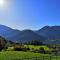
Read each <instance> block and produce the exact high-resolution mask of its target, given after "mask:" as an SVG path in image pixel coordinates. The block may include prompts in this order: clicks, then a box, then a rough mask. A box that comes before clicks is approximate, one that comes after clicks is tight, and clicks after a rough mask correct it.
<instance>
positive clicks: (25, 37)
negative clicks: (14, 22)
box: [0, 25, 45, 42]
mask: <svg viewBox="0 0 60 60" xmlns="http://www.w3.org/2000/svg"><path fill="white" fill-rule="evenodd" d="M0 36H2V37H4V38H5V39H6V40H10V41H13V42H26V41H31V40H45V38H44V37H42V36H40V35H38V34H37V33H35V32H34V31H32V30H23V31H20V30H16V29H12V28H10V27H7V26H4V25H0Z"/></svg>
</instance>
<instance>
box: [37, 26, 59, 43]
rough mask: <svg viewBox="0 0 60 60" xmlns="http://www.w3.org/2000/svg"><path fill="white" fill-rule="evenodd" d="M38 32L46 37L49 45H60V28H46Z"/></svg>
mask: <svg viewBox="0 0 60 60" xmlns="http://www.w3.org/2000/svg"><path fill="white" fill-rule="evenodd" d="M36 32H37V33H38V34H39V35H41V36H43V37H46V40H47V43H52V44H56V43H57V44H59V43H60V26H45V27H43V28H41V29H40V30H38V31H36Z"/></svg>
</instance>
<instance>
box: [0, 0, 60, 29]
mask: <svg viewBox="0 0 60 60" xmlns="http://www.w3.org/2000/svg"><path fill="white" fill-rule="evenodd" d="M0 24H2V25H6V26H9V27H11V28H14V29H19V30H23V29H32V30H37V29H40V28H42V27H43V26H45V25H50V26H53V25H60V0H5V4H4V5H3V6H0Z"/></svg>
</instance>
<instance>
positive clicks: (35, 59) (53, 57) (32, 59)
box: [13, 56, 60, 60]
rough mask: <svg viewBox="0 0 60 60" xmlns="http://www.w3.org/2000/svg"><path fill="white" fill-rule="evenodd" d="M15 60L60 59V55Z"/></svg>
mask: <svg viewBox="0 0 60 60" xmlns="http://www.w3.org/2000/svg"><path fill="white" fill-rule="evenodd" d="M13 60H60V56H41V57H31V58H30V57H29V58H28V57H25V58H19V59H13Z"/></svg>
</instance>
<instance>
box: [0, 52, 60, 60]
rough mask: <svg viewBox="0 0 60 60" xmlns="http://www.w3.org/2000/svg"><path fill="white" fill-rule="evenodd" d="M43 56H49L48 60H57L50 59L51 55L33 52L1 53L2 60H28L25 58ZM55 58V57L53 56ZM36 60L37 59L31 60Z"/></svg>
mask: <svg viewBox="0 0 60 60" xmlns="http://www.w3.org/2000/svg"><path fill="white" fill-rule="evenodd" d="M42 56H48V57H47V58H48V60H56V57H55V58H52V59H50V57H49V56H50V55H45V54H40V53H32V52H22V51H20V52H18V51H3V52H0V60H28V59H24V58H32V57H40V58H42ZM52 57H53V56H52ZM30 60H35V59H30ZM36 60H43V58H42V59H36ZM44 60H46V59H44ZM57 60H60V57H57Z"/></svg>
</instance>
